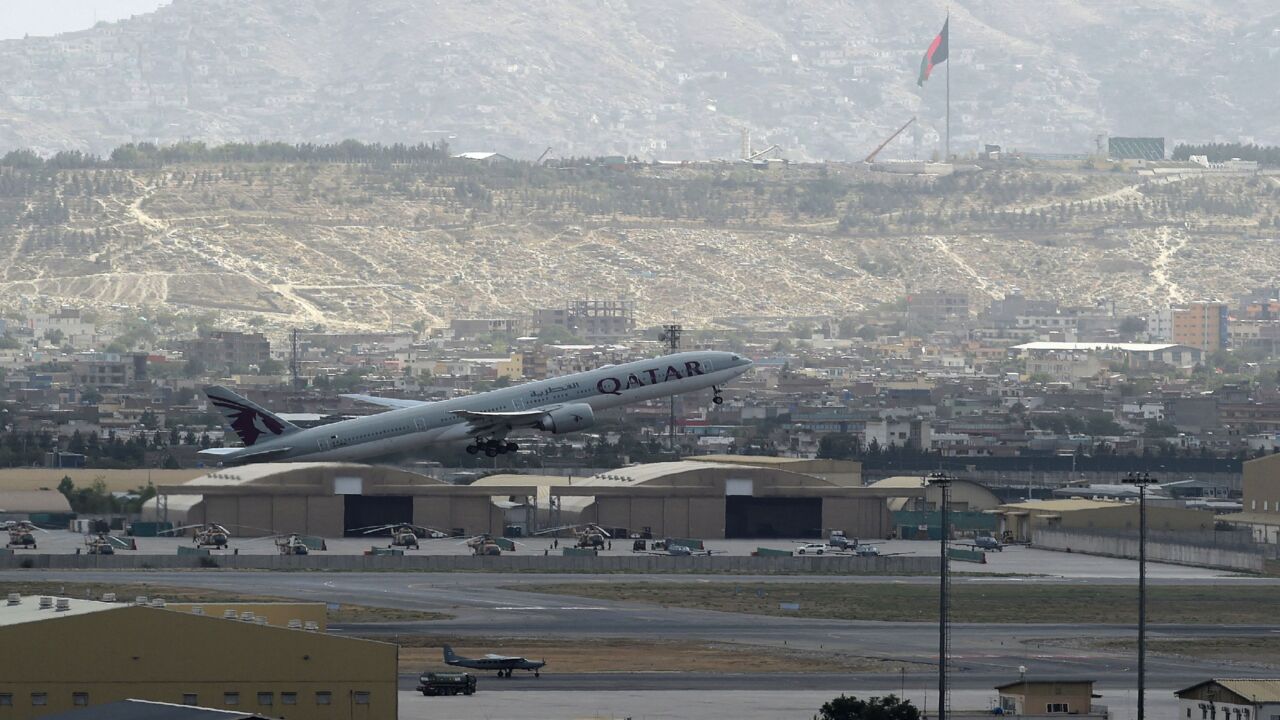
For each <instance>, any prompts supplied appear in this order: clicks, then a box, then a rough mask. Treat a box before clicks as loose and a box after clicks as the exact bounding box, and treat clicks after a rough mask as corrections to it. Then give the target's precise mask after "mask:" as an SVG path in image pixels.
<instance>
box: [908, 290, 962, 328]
mask: <svg viewBox="0 0 1280 720" xmlns="http://www.w3.org/2000/svg"><path fill="white" fill-rule="evenodd" d="M907 319H908V320H909V321H910V322H913V323H920V324H924V325H936V324H941V323H946V322H953V321H956V320H961V321H964V320H968V319H969V296H968V295H966V294H965V293H961V292H949V291H946V290H926V291H923V292H914V293H910V294H908V295H907Z"/></svg>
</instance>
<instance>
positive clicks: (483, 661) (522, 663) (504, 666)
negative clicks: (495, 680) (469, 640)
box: [444, 645, 547, 677]
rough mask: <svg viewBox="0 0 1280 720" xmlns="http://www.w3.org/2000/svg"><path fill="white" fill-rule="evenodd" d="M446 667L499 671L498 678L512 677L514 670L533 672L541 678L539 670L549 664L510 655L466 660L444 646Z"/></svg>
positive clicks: (544, 661) (491, 655)
mask: <svg viewBox="0 0 1280 720" xmlns="http://www.w3.org/2000/svg"><path fill="white" fill-rule="evenodd" d="M444 663H445V665H455V666H457V667H464V668H471V669H472V670H497V671H498V677H511V671H512V670H532V671H533V676H534V677H541V674H540V673H539V670H541V669H542V667H543V666H544V665H546V664H547V661H546V660H528V659H526V658H522V657H513V656H510V655H493V654H490V655H485V656H484V657H482V658H464V657H459V656H458V655H455V654H454V652H453V648H452V647H450V646H448V645H445V646H444Z"/></svg>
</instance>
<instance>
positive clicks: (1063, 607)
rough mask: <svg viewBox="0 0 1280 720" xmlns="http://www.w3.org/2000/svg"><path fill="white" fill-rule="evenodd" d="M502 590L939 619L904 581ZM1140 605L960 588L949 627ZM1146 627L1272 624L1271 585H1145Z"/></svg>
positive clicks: (1104, 616)
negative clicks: (787, 605)
mask: <svg viewBox="0 0 1280 720" xmlns="http://www.w3.org/2000/svg"><path fill="white" fill-rule="evenodd" d="M507 589H509V590H520V591H525V592H537V593H550V594H554V595H573V596H577V597H585V598H592V599H597V600H620V601H629V602H639V603H648V604H652V605H661V606H663V607H675V608H692V609H700V610H718V611H722V612H734V613H747V614H752V615H779V616H793V617H794V616H801V617H818V618H832V619H841V620H880V621H887V622H935V621H936V620H937V618H938V589H937V587H934V586H930V585H908V584H901V583H867V584H862V583H804V584H788V583H761V584H751V583H729V582H709V583H671V584H668V583H662V584H649V583H607V584H606V583H560V584H546V585H516V586H511V587H508V588H507ZM780 603H799V604H800V610H799V611H796V610H783V609H781V607H780V606H779V605H780ZM1137 607H1138V591H1137V588H1136V587H1125V586H1116V585H1067V584H1045V583H1039V584H1037V583H984V584H968V583H966V584H964V585H956V586H954V587H953V588H952V595H951V619H952V620H953V621H956V622H990V623H1019V622H1021V623H1065V622H1073V623H1136V622H1137V621H1138V610H1137ZM1147 621H1148V622H1151V623H1215V624H1224V625H1252V624H1268V623H1272V622H1274V621H1275V589H1274V588H1270V587H1247V586H1232V587H1231V588H1230V591H1229V592H1224V591H1223V589H1222V588H1220V587H1213V586H1211V585H1204V586H1198V585H1192V586H1182V587H1179V586H1156V587H1149V588H1148V589H1147Z"/></svg>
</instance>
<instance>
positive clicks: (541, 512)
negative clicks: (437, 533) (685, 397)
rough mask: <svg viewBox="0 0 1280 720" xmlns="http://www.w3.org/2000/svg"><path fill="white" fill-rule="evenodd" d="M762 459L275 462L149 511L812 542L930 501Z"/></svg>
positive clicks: (235, 518)
mask: <svg viewBox="0 0 1280 720" xmlns="http://www.w3.org/2000/svg"><path fill="white" fill-rule="evenodd" d="M761 460H762V461H764V462H762V463H761V464H759V465H746V464H742V462H741V461H738V459H735V458H732V457H730V458H727V461H722V462H716V461H706V460H702V461H685V462H673V463H655V464H650V465H637V466H632V467H626V468H621V469H619V470H615V471H611V472H608V473H602V474H599V475H595V476H592V477H588V478H573V479H567V478H548V479H545V480H546V481H545V482H543V479H542V478H539V477H537V476H510V475H504V476H496V477H493V478H488V479H486V480H484V481H482V482H478V483H476V484H473V485H450V484H446V483H441V482H439V481H437V480H434V479H432V478H429V477H426V476H422V475H417V474H414V473H410V472H406V471H403V470H397V469H393V468H387V467H377V466H367V465H356V464H343V463H282V464H269V463H268V464H259V465H249V466H245V467H239V468H227V469H219V470H217V471H215V472H212V473H210V474H208V475H206V476H203V477H200V478H196V479H194V480H192V481H190V482H189V483H187V484H184V485H173V486H168V485H165V486H161V487H160V488H159V492H160V493H161V494H160V496H159V497H157V498H156V499H155V500H153V501H150V502H149V503H148V506H147V507H146V508H145V510H144V515H145V516H151V515H155V516H157V517H159V518H160V519H167V520H169V521H170V522H174V523H203V522H217V523H221V524H224V525H227V524H236V525H240V526H245V527H251V528H261V529H262V532H263V534H269V533H279V532H299V533H304V534H308V535H318V536H322V537H339V536H342V535H344V534H349V533H348V532H347V529H349V528H358V527H367V526H371V525H382V524H391V523H400V522H404V523H416V524H419V525H426V526H429V527H435V528H441V529H448V530H453V531H456V532H458V533H459V534H465V535H475V534H479V533H495V534H498V533H502V532H503V530H504V529H505V527H506V525H508V524H513V523H514V524H522V523H523V524H525V525H526V526H527V525H528V523H530V522H532V523H533V524H535V525H538V526H539V527H545V526H547V525H559V524H563V523H566V522H594V523H598V524H600V525H603V526H605V527H609V528H615V529H624V530H625V531H628V532H646V531H647V532H649V533H651V534H652V535H654V536H655V537H665V536H671V537H693V538H706V539H718V538H726V537H729V538H733V537H804V536H808V537H814V536H816V535H815V533H819V532H821V530H822V529H823V528H833V527H834V528H841V529H844V530H846V531H847V532H849V533H851V534H857V535H860V536H865V537H884V536H886V535H887V534H888V533H889V532H890V531H891V529H892V525H891V520H892V518H891V516H890V515H889V511H888V509H887V508H886V504H885V500H886V498H890V497H916V496H920V495H923V494H924V490H923V489H919V488H868V487H861V486H859V485H857V484H854V483H853V482H851V481H852V479H853V477H854V475H855V474H856V470H857V464H856V463H840V462H836V461H797V462H796V463H795V464H796V465H797V466H798V467H803V466H804V463H812V466H813V467H814V468H815V470H816V471H819V472H821V471H826V472H828V473H829V474H830V475H831V476H832V477H835V478H839V479H840V480H841V481H840V482H837V481H834V480H829V479H826V478H823V477H820V476H818V475H814V474H809V473H804V472H797V471H793V470H791V469H788V468H787V463H785V462H775V463H770V462H767V461H769V460H774V459H773V458H762V459H761ZM166 507H167V517H166ZM534 508H536V514H535V513H533V512H531V510H532V509H534ZM179 514H181V517H180V516H179ZM524 529H525V530H526V531H531V530H533V529H537V528H529V527H525V528H524Z"/></svg>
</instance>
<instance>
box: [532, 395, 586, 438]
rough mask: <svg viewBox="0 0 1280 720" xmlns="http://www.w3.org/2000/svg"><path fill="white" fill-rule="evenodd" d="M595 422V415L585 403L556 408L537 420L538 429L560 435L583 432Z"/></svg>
mask: <svg viewBox="0 0 1280 720" xmlns="http://www.w3.org/2000/svg"><path fill="white" fill-rule="evenodd" d="M595 422H596V415H595V413H593V412H592V411H591V406H590V405H588V404H586V403H574V404H572V405H565V406H564V407H559V408H556V409H555V410H552V411H550V412H548V413H547V414H545V415H543V416H542V418H541V419H540V420H538V429H539V430H545V431H547V432H549V433H554V434H556V435H561V434H563V433H571V432H577V431H579V430H585V429H587V428H589V427H591V426H592V425H594V424H595Z"/></svg>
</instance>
